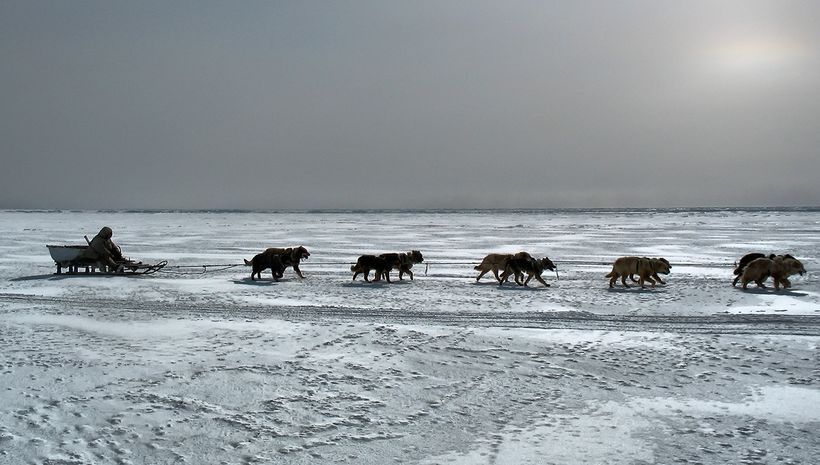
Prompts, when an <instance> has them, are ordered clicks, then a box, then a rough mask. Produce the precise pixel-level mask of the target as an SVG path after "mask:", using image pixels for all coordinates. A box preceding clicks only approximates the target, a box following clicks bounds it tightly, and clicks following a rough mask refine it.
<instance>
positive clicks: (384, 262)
mask: <svg viewBox="0 0 820 465" xmlns="http://www.w3.org/2000/svg"><path fill="white" fill-rule="evenodd" d="M387 255H390V254H387ZM397 260H398V259H397V258H396V257H387V258H382V257H377V256H375V255H362V256H361V257H359V259H358V260H356V264H355V265H353V266H351V267H350V271H352V272H353V280H354V281H355V280H356V276H359V273H364V280H365V281H366V282H370V280H369V279H367V276H368V275H369V274H370V270H375V271H376V277H375V279H374V280H373V281H381V279H382V276H384V277H385V278H386V279H387V282H388V283H389V282H390V274H389V273H388V272H389V271H390V269H392V268H393V266H395V265H396V264H397V263H398V261H397Z"/></svg>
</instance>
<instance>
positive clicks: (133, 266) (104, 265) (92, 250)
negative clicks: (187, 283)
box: [46, 226, 168, 275]
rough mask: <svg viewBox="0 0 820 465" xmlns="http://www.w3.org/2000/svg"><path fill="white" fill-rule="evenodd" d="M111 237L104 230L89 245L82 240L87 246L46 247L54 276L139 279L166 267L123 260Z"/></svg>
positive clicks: (163, 264)
mask: <svg viewBox="0 0 820 465" xmlns="http://www.w3.org/2000/svg"><path fill="white" fill-rule="evenodd" d="M112 234H113V232H112V230H111V228H109V227H107V226H105V227H103V228H102V229H101V230H100V232H99V233H98V234H97V235H96V236H94V239H92V240H90V241H89V240H88V237H85V241H86V243H87V245H46V247H48V252H49V253H50V254H51V258H52V259H54V263H55V264H56V265H57V274H62V273H63V268H65V269H67V273H69V274H77V273H81V272H82V273H85V274H103V273H104V274H119V275H142V274H151V273H156V272H157V271H159V270H161V269H162V268H163V267H164V266H165V265H167V264H168V262H167V261H164V260H163V261H161V262H159V263H153V264H152V263H143V262H138V261H135V260H131V259H129V258H127V257H124V256H123V255H122V251H121V250H120V248H119V247H118V246H117V245H116V244H114V242H112V241H111V236H112ZM81 270H82V271H81Z"/></svg>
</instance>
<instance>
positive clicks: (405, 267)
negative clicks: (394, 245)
mask: <svg viewBox="0 0 820 465" xmlns="http://www.w3.org/2000/svg"><path fill="white" fill-rule="evenodd" d="M379 257H380V258H383V259H385V260H391V261H393V262H394V263H395V265H393V268H391V269H396V270H399V280H403V279H404V278H402V276H403V275H404V273H407V274H408V275H410V280H411V281H412V280H413V271H412V270H411V269H410V268H413V265H415V264H416V263H421V262H423V261H424V256H423V255H422V254H421V252H419V251H418V250H411V251H410V252H407V253H383V254H381V255H379ZM385 274H387V275H389V274H390V269H388V270H387V271H385ZM387 278H390V276H387ZM387 281H388V282H389V281H390V279H388V280H387Z"/></svg>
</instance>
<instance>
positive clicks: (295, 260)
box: [263, 245, 310, 279]
mask: <svg viewBox="0 0 820 465" xmlns="http://www.w3.org/2000/svg"><path fill="white" fill-rule="evenodd" d="M263 253H268V254H271V255H279V256H280V258H281V260H282V264H283V265H285V268H287V267H289V266H290V267H293V271H295V272H296V275H297V276H299V278H300V279H305V276H304V275H303V274H302V270H300V269H299V262H301V261H302V260H307V259H308V257H310V252H308V251H307V249H306V248H304V247H303V246H301V245H300V246H299V247H288V248H280V247H271V248H268V249H265V252H263Z"/></svg>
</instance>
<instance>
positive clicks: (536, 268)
mask: <svg viewBox="0 0 820 465" xmlns="http://www.w3.org/2000/svg"><path fill="white" fill-rule="evenodd" d="M544 270H550V271H554V270H555V264H554V263H552V260H550V259H549V258H547V257H544V258H542V259H540V260H536V259H533V258H530V259H527V258H515V257H513V258H510V259H509V260H507V266H506V268H505V269H504V274H502V275H501V284H504V283H506V282H507V278H509V277H510V275H511V274H513V275H515V284H518V285H519V286H526V285H527V283H529V282H530V280H531V279H532V278H533V277H534V278H535V279H537V280H538V282H540V283H541V284H543V285H544V286H546V287H550V285H549V284H547V282H546V281H544V278H542V277H541V273H543V272H544ZM524 273H526V274H527V280H526V281H524ZM557 274H558V272H556V275H557Z"/></svg>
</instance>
